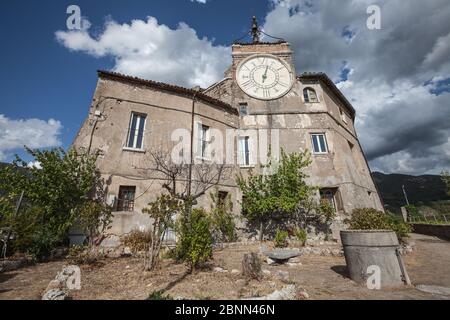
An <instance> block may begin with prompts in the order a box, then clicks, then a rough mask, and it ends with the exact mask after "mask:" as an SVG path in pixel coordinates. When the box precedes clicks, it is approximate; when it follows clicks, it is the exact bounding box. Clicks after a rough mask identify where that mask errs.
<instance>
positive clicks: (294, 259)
mask: <svg viewBox="0 0 450 320" xmlns="http://www.w3.org/2000/svg"><path fill="white" fill-rule="evenodd" d="M288 263H300V258H290V259H289V260H288Z"/></svg>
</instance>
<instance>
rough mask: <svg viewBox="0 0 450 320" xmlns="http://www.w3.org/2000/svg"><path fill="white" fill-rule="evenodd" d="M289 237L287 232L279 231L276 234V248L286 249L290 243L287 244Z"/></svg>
mask: <svg viewBox="0 0 450 320" xmlns="http://www.w3.org/2000/svg"><path fill="white" fill-rule="evenodd" d="M288 236H289V234H288V232H287V231H281V230H279V229H278V230H277V233H276V234H275V240H274V244H275V247H277V248H285V247H287V245H288V243H287V237H288Z"/></svg>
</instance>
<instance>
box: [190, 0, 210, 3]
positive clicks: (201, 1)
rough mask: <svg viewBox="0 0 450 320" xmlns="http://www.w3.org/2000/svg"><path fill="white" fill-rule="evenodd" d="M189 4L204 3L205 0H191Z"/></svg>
mask: <svg viewBox="0 0 450 320" xmlns="http://www.w3.org/2000/svg"><path fill="white" fill-rule="evenodd" d="M191 2H198V3H203V4H205V3H206V0H191Z"/></svg>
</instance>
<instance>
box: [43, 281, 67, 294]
mask: <svg viewBox="0 0 450 320" xmlns="http://www.w3.org/2000/svg"><path fill="white" fill-rule="evenodd" d="M63 288H64V286H63V284H62V283H61V281H59V280H56V279H55V280H52V281H50V283H49V284H48V286H47V289H45V292H48V291H50V290H55V289H59V290H62V289H63Z"/></svg>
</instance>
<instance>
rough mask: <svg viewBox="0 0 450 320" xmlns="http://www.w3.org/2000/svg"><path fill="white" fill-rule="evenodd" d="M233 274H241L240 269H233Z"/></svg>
mask: <svg viewBox="0 0 450 320" xmlns="http://www.w3.org/2000/svg"><path fill="white" fill-rule="evenodd" d="M231 273H232V274H239V273H241V272H240V271H239V270H238V269H233V270H231Z"/></svg>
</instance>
